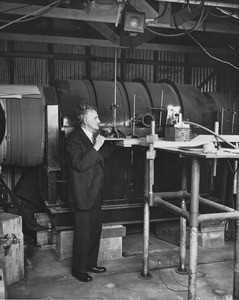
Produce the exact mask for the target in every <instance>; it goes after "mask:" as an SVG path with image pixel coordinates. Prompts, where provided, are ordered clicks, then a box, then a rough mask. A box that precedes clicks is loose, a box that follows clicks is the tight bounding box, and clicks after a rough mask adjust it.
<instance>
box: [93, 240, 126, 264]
mask: <svg viewBox="0 0 239 300" xmlns="http://www.w3.org/2000/svg"><path fill="white" fill-rule="evenodd" d="M120 257H122V237H113V238H106V239H101V240H100V250H99V256H98V259H99V260H104V259H116V258H120Z"/></svg>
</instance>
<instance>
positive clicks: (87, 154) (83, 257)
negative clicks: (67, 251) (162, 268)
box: [66, 105, 112, 282]
mask: <svg viewBox="0 0 239 300" xmlns="http://www.w3.org/2000/svg"><path fill="white" fill-rule="evenodd" d="M78 120H79V123H80V126H79V128H76V129H75V130H74V131H73V132H72V133H71V134H69V136H68V138H67V143H66V147H67V148H66V150H67V161H68V165H69V182H68V201H69V205H70V207H71V209H72V212H73V214H74V217H75V227H74V240H73V266H72V275H73V276H74V277H75V278H76V279H78V280H80V281H83V282H89V281H91V280H92V277H91V276H90V275H89V274H88V272H94V273H103V272H106V268H105V267H99V266H98V265H97V259H98V253H99V245H100V237H101V229H102V220H101V203H102V187H103V183H104V157H106V156H108V155H109V154H110V153H111V152H112V151H111V150H112V146H111V147H110V148H107V147H106V145H104V147H102V146H103V144H104V142H105V138H104V137H103V136H102V135H100V134H98V135H96V133H97V132H98V130H99V124H100V120H99V116H98V113H97V110H96V108H94V107H92V106H89V105H82V106H81V107H80V110H79V113H78ZM104 148H105V149H104Z"/></svg>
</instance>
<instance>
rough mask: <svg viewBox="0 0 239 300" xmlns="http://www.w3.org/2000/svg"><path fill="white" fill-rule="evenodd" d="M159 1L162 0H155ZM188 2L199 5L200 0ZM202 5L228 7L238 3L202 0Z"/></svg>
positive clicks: (182, 0)
mask: <svg viewBox="0 0 239 300" xmlns="http://www.w3.org/2000/svg"><path fill="white" fill-rule="evenodd" d="M156 1H159V2H161V1H162V0H156ZM167 2H172V3H183V4H185V0H167ZM188 3H189V4H195V5H199V4H201V3H202V1H201V0H188ZM204 5H206V6H216V7H228V8H236V9H238V8H239V4H235V3H227V2H216V1H204Z"/></svg>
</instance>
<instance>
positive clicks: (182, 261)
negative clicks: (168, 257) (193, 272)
mask: <svg viewBox="0 0 239 300" xmlns="http://www.w3.org/2000/svg"><path fill="white" fill-rule="evenodd" d="M182 164H183V165H182V181H181V186H182V190H186V189H187V175H186V165H185V159H183V161H182ZM181 209H182V210H184V211H187V208H186V202H185V199H184V198H182V201H181ZM186 243H187V226H186V219H185V218H182V217H180V249H179V268H178V272H180V273H186V272H187V268H186V246H187V245H186Z"/></svg>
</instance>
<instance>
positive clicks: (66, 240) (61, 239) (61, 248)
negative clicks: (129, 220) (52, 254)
mask: <svg viewBox="0 0 239 300" xmlns="http://www.w3.org/2000/svg"><path fill="white" fill-rule="evenodd" d="M125 235H126V228H125V226H122V225H103V227H102V233H101V240H100V249H99V260H103V259H115V258H119V257H122V236H125ZM73 236H74V231H73V230H59V231H57V232H56V252H57V255H58V258H59V259H60V260H61V259H65V258H69V257H71V256H72V249H73Z"/></svg>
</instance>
